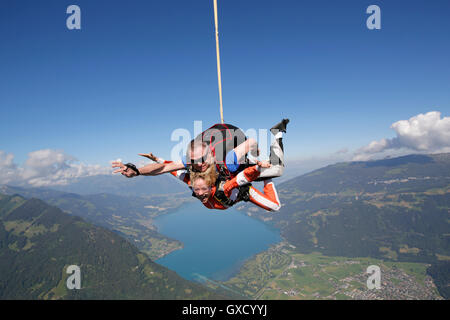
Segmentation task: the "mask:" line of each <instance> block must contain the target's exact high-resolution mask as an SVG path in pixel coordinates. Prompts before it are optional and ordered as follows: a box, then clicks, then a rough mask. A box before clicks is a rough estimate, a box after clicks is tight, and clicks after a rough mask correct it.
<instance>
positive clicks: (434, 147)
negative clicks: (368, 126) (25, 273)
mask: <svg viewBox="0 0 450 320" xmlns="http://www.w3.org/2000/svg"><path fill="white" fill-rule="evenodd" d="M391 128H392V129H394V130H395V133H396V137H394V138H392V139H381V140H379V141H372V142H371V143H370V144H368V145H367V146H365V147H362V148H360V149H358V150H357V151H356V152H355V155H354V157H353V160H368V159H371V158H372V157H373V156H374V155H378V156H379V155H380V154H382V153H385V152H387V151H389V152H390V153H391V155H392V153H394V154H396V155H399V154H405V153H411V152H418V153H438V152H450V117H443V118H441V113H440V112H439V111H431V112H428V113H426V114H422V113H421V114H418V115H416V116H414V117H412V118H410V119H409V120H400V121H397V122H395V123H393V124H392V125H391Z"/></svg>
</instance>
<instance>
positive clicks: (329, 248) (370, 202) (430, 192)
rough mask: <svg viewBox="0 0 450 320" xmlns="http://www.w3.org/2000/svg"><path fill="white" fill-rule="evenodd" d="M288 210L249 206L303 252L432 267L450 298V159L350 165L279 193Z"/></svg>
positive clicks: (304, 179) (443, 156)
mask: <svg viewBox="0 0 450 320" xmlns="http://www.w3.org/2000/svg"><path fill="white" fill-rule="evenodd" d="M277 188H278V193H279V197H280V201H281V202H282V208H281V210H280V211H279V212H276V213H273V212H267V211H263V210H260V209H258V208H256V207H254V206H250V205H248V204H246V205H241V206H240V209H242V210H245V211H246V212H247V213H248V214H249V215H251V216H253V217H256V218H258V219H261V220H263V221H264V222H266V223H268V224H271V225H273V226H275V227H277V228H279V229H280V231H281V235H282V237H283V238H284V239H286V240H287V241H288V242H289V243H290V244H292V245H293V246H295V247H296V250H298V251H299V252H302V253H308V252H320V253H322V254H324V255H328V256H344V257H373V258H379V259H385V260H392V261H410V262H425V263H429V264H432V267H433V268H431V269H430V272H431V270H434V271H433V272H434V274H440V278H439V279H440V280H439V281H438V283H437V286H438V288H439V290H440V292H441V294H442V295H443V296H446V297H450V290H449V288H450V287H449V284H450V274H449V273H448V272H441V271H440V270H447V271H448V270H449V264H450V241H449V240H450V225H449V224H450V154H449V153H446V154H434V155H409V156H403V157H398V158H392V159H384V160H377V161H360V162H345V163H337V164H334V165H330V166H327V167H324V168H321V169H318V170H315V171H312V172H310V173H308V174H305V175H302V176H299V177H296V178H294V179H291V180H289V181H286V182H284V183H281V184H279V185H278V186H277Z"/></svg>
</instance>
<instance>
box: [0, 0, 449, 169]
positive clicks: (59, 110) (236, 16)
mask: <svg viewBox="0 0 450 320" xmlns="http://www.w3.org/2000/svg"><path fill="white" fill-rule="evenodd" d="M71 4H76V5H78V6H79V7H80V8H81V28H82V29H81V30H68V29H67V28H66V19H67V17H68V16H69V15H68V14H66V8H67V7H68V6H69V5H71ZM218 4H219V32H220V48H221V52H220V54H221V62H222V84H223V95H224V97H223V103H224V117H225V121H226V122H228V123H232V124H235V125H237V126H239V127H241V128H243V129H248V128H270V126H272V125H273V124H274V123H276V122H278V121H279V120H280V119H281V118H285V117H287V118H289V119H291V123H290V125H289V128H288V129H289V131H288V134H287V135H286V138H285V147H286V153H287V155H288V157H290V158H291V159H294V158H301V157H308V156H320V155H326V154H330V153H333V152H335V151H337V150H342V149H344V148H347V149H348V150H356V149H358V148H361V147H363V146H365V145H367V144H369V143H370V142H371V141H374V140H380V139H383V138H387V139H389V138H393V137H394V136H395V132H394V131H393V130H392V129H391V128H390V126H391V125H392V124H393V123H395V122H396V121H399V120H407V119H409V118H411V117H413V116H416V115H418V114H421V113H427V112H429V111H439V112H441V114H442V117H448V116H450V58H449V57H450V19H449V18H448V14H449V12H450V2H449V1H401V0H398V1H352V0H345V1H298V0H297V1H294V0H280V1H266V0H258V1H256V0H245V1H243V0H239V1H238V0H226V1H224V0H219V1H218ZM371 4H376V5H378V6H380V8H381V27H382V28H381V30H368V29H367V27H366V19H367V18H368V17H369V15H368V14H366V8H367V7H368V6H369V5H371ZM0 38H1V50H0V75H1V76H0V109H1V112H2V117H1V118H0V137H1V141H0V150H2V151H4V152H6V153H10V154H13V155H14V161H15V162H16V163H17V164H21V163H23V162H24V161H25V160H26V159H27V154H28V153H29V152H32V151H36V150H41V149H54V150H63V151H64V152H65V153H66V154H69V155H72V156H74V157H75V158H77V159H79V160H80V161H82V162H84V163H89V164H100V165H107V164H108V162H109V161H110V160H113V159H117V158H122V159H124V160H125V161H137V160H138V157H137V156H136V154H137V153H139V152H150V151H152V152H154V153H156V154H158V155H161V156H163V157H165V158H169V156H170V151H171V148H172V147H173V146H175V145H176V142H173V141H170V135H171V133H172V132H173V130H175V129H177V128H186V129H188V130H191V131H193V122H194V121H195V120H202V121H203V124H204V126H205V127H207V126H210V125H212V124H214V123H217V122H219V121H220V117H219V102H218V90H217V73H216V72H217V71H216V56H215V39H214V21H213V5H212V0H191V1H188V0H183V1H181V0H173V1H150V0H146V1H137V0H130V1H100V0H89V1H84V0H73V1H64V0H55V1H49V0H45V1H44V0H43V1H24V0H14V1H2V2H0Z"/></svg>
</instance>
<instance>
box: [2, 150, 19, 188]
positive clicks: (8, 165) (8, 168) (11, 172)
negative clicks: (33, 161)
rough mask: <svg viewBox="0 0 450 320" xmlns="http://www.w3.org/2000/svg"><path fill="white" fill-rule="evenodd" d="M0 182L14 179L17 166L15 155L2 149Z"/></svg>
mask: <svg viewBox="0 0 450 320" xmlns="http://www.w3.org/2000/svg"><path fill="white" fill-rule="evenodd" d="M0 168H1V170H0V183H2V182H3V183H5V184H6V183H9V182H11V181H12V180H14V176H15V173H16V171H17V167H16V165H15V164H14V155H13V154H11V153H9V154H8V153H6V152H5V151H2V150H0Z"/></svg>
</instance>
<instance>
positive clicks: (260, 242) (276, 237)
mask: <svg viewBox="0 0 450 320" xmlns="http://www.w3.org/2000/svg"><path fill="white" fill-rule="evenodd" d="M273 214H276V213H273ZM154 225H155V226H156V227H157V228H158V231H159V232H160V233H162V234H164V235H166V236H168V237H170V238H173V239H177V240H180V241H181V242H183V244H184V248H183V249H181V250H177V251H174V252H172V253H170V254H168V255H167V256H165V257H162V258H161V259H158V260H156V262H157V263H159V264H161V265H163V266H166V267H167V268H169V269H171V270H174V271H175V272H177V273H178V274H179V275H180V276H182V277H184V278H186V279H189V280H196V281H202V280H203V279H204V278H205V277H206V278H208V279H212V280H220V281H224V280H226V279H228V278H229V277H231V276H232V275H233V274H235V273H236V272H237V271H239V268H240V267H241V266H242V264H243V262H245V260H247V259H249V258H251V257H252V256H253V255H255V254H257V253H259V252H261V251H264V250H266V249H268V248H269V246H270V245H271V244H275V243H278V242H280V241H281V237H280V233H279V230H278V229H275V228H272V227H269V226H267V225H265V224H264V223H262V222H260V221H258V220H256V219H253V218H250V217H248V216H247V215H245V214H244V213H242V212H239V211H237V210H236V209H233V208H230V209H227V210H210V209H207V208H205V207H204V206H203V205H202V204H201V203H200V202H199V201H198V202H193V203H189V204H187V205H184V206H183V207H181V208H180V209H178V210H177V211H176V212H173V213H170V214H167V215H163V216H161V217H158V218H157V219H155V221H154Z"/></svg>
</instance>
